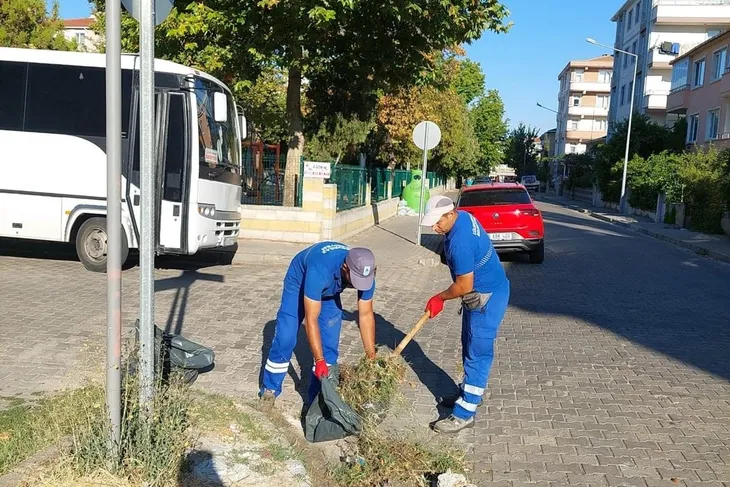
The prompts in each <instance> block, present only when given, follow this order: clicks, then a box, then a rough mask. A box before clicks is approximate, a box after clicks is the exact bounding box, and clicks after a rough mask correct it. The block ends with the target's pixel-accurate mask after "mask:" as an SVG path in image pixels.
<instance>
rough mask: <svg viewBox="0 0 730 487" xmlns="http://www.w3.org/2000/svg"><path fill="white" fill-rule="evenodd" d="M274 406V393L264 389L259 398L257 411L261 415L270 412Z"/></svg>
mask: <svg viewBox="0 0 730 487" xmlns="http://www.w3.org/2000/svg"><path fill="white" fill-rule="evenodd" d="M275 404H276V396H275V395H274V391H270V390H268V389H266V390H265V391H264V393H263V394H262V395H260V396H259V404H258V406H259V411H261V412H263V413H268V412H271V410H272V409H274V405H275Z"/></svg>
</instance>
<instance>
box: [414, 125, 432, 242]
mask: <svg viewBox="0 0 730 487" xmlns="http://www.w3.org/2000/svg"><path fill="white" fill-rule="evenodd" d="M429 128H430V127H429V126H428V125H426V130H425V131H424V133H423V164H422V165H421V166H422V170H421V196H420V197H419V198H418V235H417V236H416V244H417V245H421V220H422V219H423V210H424V207H425V202H424V201H423V195H424V194H425V193H426V171H427V170H428V168H427V165H428V149H427V148H426V147H428V129H429Z"/></svg>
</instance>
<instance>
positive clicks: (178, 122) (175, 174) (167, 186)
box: [162, 95, 187, 203]
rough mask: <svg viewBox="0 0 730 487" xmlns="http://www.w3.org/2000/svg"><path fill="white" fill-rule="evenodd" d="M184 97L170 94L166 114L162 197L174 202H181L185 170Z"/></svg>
mask: <svg viewBox="0 0 730 487" xmlns="http://www.w3.org/2000/svg"><path fill="white" fill-rule="evenodd" d="M186 160H187V157H186V154H185V99H184V97H183V95H170V105H169V113H168V116H167V145H166V148H165V166H164V167H165V175H164V182H163V185H164V186H163V188H162V198H163V199H165V200H168V201H174V202H175V203H181V202H182V195H183V172H184V170H185V162H186Z"/></svg>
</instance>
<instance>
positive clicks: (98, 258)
mask: <svg viewBox="0 0 730 487" xmlns="http://www.w3.org/2000/svg"><path fill="white" fill-rule="evenodd" d="M107 240H108V236H107V233H106V218H99V217H95V218H89V219H88V220H86V221H85V222H84V223H83V224H82V225H81V228H79V231H78V233H77V234H76V254H77V255H78V256H79V260H80V261H81V263H82V264H84V267H86V268H87V269H88V270H90V271H93V272H106V257H107V253H108V250H109V247H108V244H107ZM128 255H129V245H128V244H127V237H126V235H125V234H124V231H122V265H124V262H125V261H126V260H127V256H128Z"/></svg>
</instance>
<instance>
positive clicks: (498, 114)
mask: <svg viewBox="0 0 730 487" xmlns="http://www.w3.org/2000/svg"><path fill="white" fill-rule="evenodd" d="M469 116H470V119H471V123H472V126H473V127H474V134H475V135H476V138H477V140H478V141H479V166H480V168H481V169H482V172H485V173H488V172H489V170H490V169H491V168H493V167H495V166H496V165H497V164H500V163H501V162H502V160H503V159H504V152H505V149H506V147H505V144H506V140H507V120H505V118H504V103H503V102H502V98H500V96H499V92H497V90H489V91H488V92H487V93H486V94H485V95H484V96H481V97H479V99H477V101H476V102H475V103H474V106H473V107H472V108H471V110H470V112H469Z"/></svg>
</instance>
